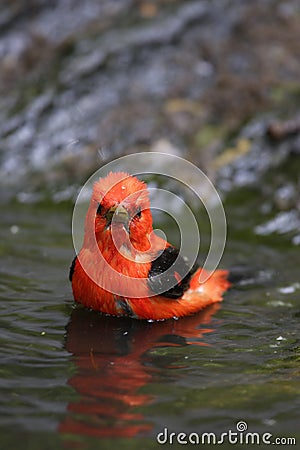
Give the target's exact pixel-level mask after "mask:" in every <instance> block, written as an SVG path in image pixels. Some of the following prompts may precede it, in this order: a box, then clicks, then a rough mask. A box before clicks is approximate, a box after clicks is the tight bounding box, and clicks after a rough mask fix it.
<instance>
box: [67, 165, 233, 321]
mask: <svg viewBox="0 0 300 450" xmlns="http://www.w3.org/2000/svg"><path fill="white" fill-rule="evenodd" d="M99 205H101V210H100V213H99ZM119 205H122V208H124V211H126V212H128V216H129V217H130V222H129V225H128V229H127V230H126V229H125V227H124V224H123V222H122V223H115V224H114V223H113V224H110V226H108V217H109V218H110V216H109V214H110V211H111V210H115V208H117V207H118V206H119ZM97 211H98V213H97ZM113 226H114V227H115V228H114V239H113V236H112V232H111V228H112V227H113ZM152 231H153V228H152V216H151V211H150V201H149V195H148V190H147V185H146V184H145V183H143V182H142V181H140V180H139V179H138V178H136V177H133V176H131V175H128V174H126V173H123V172H111V173H109V174H108V175H107V176H106V177H105V178H100V179H99V181H98V182H96V183H95V184H94V188H93V194H92V198H91V201H90V206H89V209H88V212H87V216H86V221H85V235H84V242H83V246H82V249H81V250H80V253H79V255H78V257H77V258H76V260H75V263H74V265H73V267H72V277H71V278H72V289H73V295H74V299H75V301H76V302H78V303H81V304H83V305H84V306H86V307H89V308H92V309H94V310H97V311H102V312H103V313H106V314H112V315H116V316H131V317H134V318H138V319H152V320H162V319H168V318H172V317H182V316H187V315H190V314H193V313H196V312H197V311H199V310H201V309H203V308H205V307H206V306H208V305H210V304H213V303H215V302H220V301H221V300H222V294H223V292H224V291H226V289H228V287H229V286H230V283H229V281H228V280H227V274H228V272H227V271H221V270H216V271H215V272H214V273H212V274H211V276H210V277H209V278H208V279H207V281H205V282H204V283H201V284H200V283H199V275H200V273H201V271H202V270H203V269H201V268H200V269H198V270H197V271H196V272H195V273H194V274H193V276H192V278H191V280H190V284H189V287H188V289H186V290H185V292H183V294H182V296H181V297H180V298H168V297H166V296H164V295H163V294H160V295H153V292H151V290H150V287H149V284H148V283H147V280H148V276H149V273H150V269H151V260H150V258H149V256H150V255H152V256H153V255H155V254H158V252H159V251H162V250H163V249H164V248H165V247H169V246H170V244H169V243H167V242H166V241H164V240H163V239H162V238H160V237H159V236H157V235H155V234H154V233H152ZM126 239H127V240H128V242H130V244H131V246H130V247H128V246H127V244H126V245H124V243H126ZM129 248H130V250H128V249H129ZM99 251H100V253H101V254H102V256H103V258H102V259H101V258H99ZM152 259H153V258H152ZM107 263H108V264H109V266H110V267H111V268H112V269H114V270H115V275H113V276H112V275H111V273H108V271H107V265H106V264H107ZM87 269H88V270H87ZM124 275H125V276H126V277H124ZM174 276H175V277H176V279H178V274H174ZM132 277H133V278H137V279H138V281H139V283H138V285H136V284H135V283H133V282H132V281H131V278H132ZM119 288H120V289H121V291H123V290H124V288H125V290H126V292H127V294H126V296H122V295H120V296H119V295H117V294H116V292H118V289H119ZM113 292H114V293H113Z"/></svg>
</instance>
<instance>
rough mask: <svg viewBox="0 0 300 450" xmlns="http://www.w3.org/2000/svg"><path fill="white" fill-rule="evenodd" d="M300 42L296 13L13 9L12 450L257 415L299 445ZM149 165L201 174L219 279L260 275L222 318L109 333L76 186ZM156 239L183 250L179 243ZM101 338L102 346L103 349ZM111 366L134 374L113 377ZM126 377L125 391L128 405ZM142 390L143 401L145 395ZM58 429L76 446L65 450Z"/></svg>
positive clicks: (6, 203)
mask: <svg viewBox="0 0 300 450" xmlns="http://www.w3.org/2000/svg"><path fill="white" fill-rule="evenodd" d="M299 32H300V5H299V1H298V0H252V1H251V2H250V1H246V0H239V1H236V0H218V1H217V0H207V1H204V0H197V1H196V0H194V1H189V0H187V1H177V0H100V1H99V0H60V1H59V0H27V1H26V2H25V1H21V0H1V1H0V204H1V215H0V224H1V228H0V236H1V244H0V252H1V271H0V289H1V291H0V294H1V300H2V301H1V321H2V332H1V360H2V361H3V364H4V366H3V370H2V372H1V385H2V389H3V392H2V394H1V399H2V410H3V413H4V416H3V418H2V419H0V425H1V427H2V430H3V431H1V441H2V442H3V443H4V444H5V446H6V447H7V448H14V447H16V445H18V448H30V449H34V448H35V447H37V448H45V436H47V439H48V441H47V442H48V443H49V445H48V447H47V448H54V447H55V448H59V447H60V446H61V445H68V446H69V445H71V444H70V442H73V444H74V441H76V442H77V444H78V443H79V444H80V445H81V446H84V445H85V444H84V442H85V443H86V442H87V441H86V440H85V439H86V436H89V437H90V439H91V440H89V441H88V444H86V445H88V446H89V448H94V445H96V444H95V442H94V441H93V438H92V437H91V436H95V435H97V432H96V431H95V430H96V429H97V430H98V436H100V435H101V436H102V437H106V440H105V445H107V448H111V447H112V446H113V445H115V438H116V437H117V436H119V437H120V436H136V435H138V436H141V437H140V438H136V439H135V441H134V442H131V443H130V444H128V443H127V440H125V441H124V440H122V444H123V445H125V447H126V445H129V446H130V448H135V447H134V446H133V445H136V446H137V447H138V446H139V448H140V445H141V443H143V445H145V446H147V448H152V445H153V446H154V443H155V442H154V436H155V433H157V432H159V431H161V428H162V425H161V424H162V423H163V424H166V425H167V424H168V425H169V426H170V427H172V426H173V431H174V430H175V431H176V429H179V428H180V427H181V428H180V429H179V431H186V430H190V431H198V432H200V431H201V430H202V431H210V430H218V431H219V430H221V431H226V429H228V427H231V428H233V425H232V424H233V423H235V419H244V420H246V421H248V422H249V423H250V424H251V426H252V431H262V432H274V430H276V433H277V435H280V434H284V435H292V433H293V432H295V429H296V423H298V421H299V333H296V330H297V327H298V329H299V317H300V308H299V292H300V280H299V269H298V268H299V265H300V253H299V245H300V196H299V191H300V158H299V156H300V39H299ZM140 151H146V152H147V151H162V152H167V153H171V154H175V155H179V156H182V157H184V158H186V159H188V160H190V161H192V162H193V163H195V164H196V165H197V166H198V167H200V168H201V169H202V170H204V171H205V173H206V174H208V176H209V177H210V179H211V180H212V181H213V182H214V184H215V185H216V187H217V189H218V191H219V193H220V195H221V197H222V199H223V201H224V206H225V211H226V214H227V221H228V242H227V248H226V251H225V254H224V257H223V260H222V266H223V267H227V268H229V267H234V266H239V267H241V266H245V267H246V268H247V274H248V275H247V277H245V279H244V281H243V282H239V284H238V285H237V286H236V287H235V288H234V289H233V290H232V291H231V292H230V293H228V295H227V297H226V301H225V302H224V304H222V306H221V308H220V309H219V311H214V314H210V315H209V314H208V315H205V317H203V316H199V318H198V322H197V319H196V320H195V318H193V319H192V320H191V321H190V322H186V324H185V325H184V326H183V325H182V326H181V327H179V328H178V326H177V328H176V327H175V326H173V325H167V326H166V325H163V326H162V327H161V329H160V330H159V328H158V325H157V326H155V328H154V326H153V328H151V326H150V325H147V327H145V328H143V327H141V326H136V325H134V326H133V325H132V324H128V323H127V322H124V323H123V322H121V321H117V322H115V321H109V322H105V318H99V317H98V316H97V317H95V316H94V315H93V314H92V313H90V315H89V314H88V313H87V312H85V314H84V316H83V315H81V314H80V312H79V314H78V311H76V310H73V309H72V294H71V290H70V286H69V284H68V280H67V275H68V268H69V264H70V261H71V259H72V258H73V250H72V240H71V215H72V207H73V204H74V201H75V199H76V195H77V192H78V189H79V188H80V186H81V185H82V184H83V183H84V182H85V181H86V179H87V178H88V176H90V175H91V174H92V173H93V172H94V171H95V170H96V169H98V168H99V167H100V166H102V165H103V164H105V163H106V162H108V161H110V160H111V159H113V158H115V157H118V156H122V155H125V154H130V153H134V152H140ZM158 225H159V226H160V227H161V228H163V229H164V227H165V229H164V231H165V232H166V230H167V232H166V234H167V236H168V237H169V236H170V237H169V240H170V241H172V235H175V234H176V231H175V230H172V227H171V229H169V224H168V223H163V222H162V223H160V224H158ZM207 233H208V231H207ZM70 317H71V319H70ZM68 322H69V325H68V329H67V330H68V331H67V334H66V336H64V333H65V326H66V325H67V323H68ZM95 322H96V325H95ZM207 323H209V324H210V325H209V330H208V331H209V332H208V331H207ZM93 324H94V325H93ZM82 327H83V329H84V330H85V333H81V329H82ZM93 327H94V328H93ZM202 327H204V328H203V330H202ZM91 329H97V330H99V336H102V334H101V333H104V337H102V338H101V339H102V340H100V341H101V342H102V347H101V345H100V344H101V342H100V344H99V340H98V338H97V336H98V334H97V336H95V335H94V334H93V335H92V336H90V335H89V330H91ZM195 330H198V331H195ZM201 330H202V331H201ZM129 331H130V332H129ZM112 336H113V339H112ZM122 336H123V337H122ZM137 336H138V337H139V339H140V342H141V345H140V346H138V345H137V344H136V338H137ZM170 336H173V338H172V339H171V340H170ZM174 336H175V337H174ZM203 336H205V338H203ZM208 336H209V337H208ZM79 337H80V338H81V339H83V343H82V342H81V343H82V346H81V347H80V351H79V353H78V352H77V350H76V349H77V345H74V342H75V343H77V340H78V338H79ZM203 339H204V341H205V342H204V341H203ZM157 342H160V344H159V346H158V344H157ZM108 343H110V344H108ZM112 343H113V344H114V345H112ZM162 343H164V345H163V344H162ZM110 345H111V347H110ZM188 345H189V347H187V346H188ZM92 348H97V357H96V359H93V358H91V357H90V355H91V354H92V353H91V352H92ZM76 352H77V353H76ZM120 355H121V357H122V358H123V359H121V360H120V359H118V358H120ZM145 355H147V357H146V359H145ZM97 361H98V362H97ZM109 362H113V365H114V364H115V366H116V367H118V368H120V367H123V366H124V365H125V366H126V367H127V372H126V371H125V373H124V371H123V372H121V376H120V375H119V376H118V374H119V372H120V371H119V369H118V370H116V371H115V372H114V373H113V375H112V374H111V372H110V371H111V370H112V369H109V370H108V369H107V364H109ZM104 367H106V369H105V370H104ZM97 370H98V372H97ZM95 371H96V373H95ZM74 374H78V377H79V379H76V377H75V378H74ZM89 374H90V376H91V377H92V379H93V383H91V387H90V391H89V392H83V391H84V387H85V385H86V383H85V379H86V377H88V375H89ZM133 374H135V378H132V377H133ZM136 374H139V375H138V376H137V375H136ZM80 377H81V378H80ZM103 377H104V378H105V381H103ZM110 379H112V380H114V383H112V384H109V380H110ZM124 379H128V388H126V386H125V388H124V389H125V392H123V391H122V392H121V393H120V395H118V396H117V397H116V393H115V389H116V385H120V386H122V383H123V382H124ZM132 380H133V381H132ZM134 380H135V381H134ZM100 385H101V386H105V389H104V388H103V389H102V390H103V392H102V391H101V390H100V394H99V386H100ZM135 387H136V389H134V388H135ZM126 389H127V391H126ZM105 391H107V392H109V393H110V394H111V395H110V396H109V395H108V394H107V392H105ZM133 391H134V393H133ZM136 392H142V394H143V393H144V394H145V395H144V396H143V395H141V396H139V395H138V399H137V400H136V397H135V395H136ZM216 392H217V396H216V395H215V393H216ZM132 396H133V397H132ZM125 397H126V398H125ZM111 402H113V403H114V405H115V406H114V408H112V409H111V410H110V411H108V410H107V408H104V409H103V404H104V405H106V406H107V405H109V404H110V403H111ZM203 402H205V407H203ZM91 403H93V405H94V406H93V407H91ZM76 405H77V406H76ZM78 405H79V406H78ZM95 405H96V406H95ZM97 405H98V409H97ZM100 405H101V407H100ZM149 405H150V406H149ZM179 416H180V418H179ZM83 424H84V425H85V426H83ZM137 424H138V425H137ZM226 427H227V428H226ZM16 429H17V430H18V433H15V432H13V430H16ZM58 430H60V434H61V435H67V436H69V438H70V436H71V437H72V438H70V439H69V438H68V439H67V444H66V443H65V441H62V440H61V437H60V436H59V433H58ZM99 430H100V432H99ZM109 430H110V431H109ZM74 436H76V438H75V437H74ZM111 438H113V439H114V440H111ZM21 439H22V440H21ZM122 439H123V438H122ZM149 439H150V440H149ZM62 442H64V444H63V443H62ZM103 442H104V441H103ZM113 442H114V444H113ZM120 442H121V441H120ZM73 444H72V445H73ZM74 445H75V444H74ZM103 445H104V444H103ZM97 448H98V447H97ZM145 448H146V447H145Z"/></svg>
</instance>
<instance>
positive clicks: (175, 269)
mask: <svg viewBox="0 0 300 450" xmlns="http://www.w3.org/2000/svg"><path fill="white" fill-rule="evenodd" d="M170 267H172V270H170V271H169V272H168V273H167V274H165V275H164V272H166V271H167V270H168V269H169V268H170ZM196 268H197V267H196V266H194V267H193V268H192V269H191V270H189V265H188V264H187V262H186V261H185V260H184V258H183V257H182V256H179V250H177V248H175V247H166V248H165V249H164V251H163V252H162V253H161V254H160V255H159V256H158V258H156V259H154V260H153V261H152V263H151V269H150V272H149V275H148V284H149V287H150V289H151V290H152V291H153V292H154V293H157V294H158V295H161V296H163V297H167V298H180V297H181V296H182V295H183V294H184V292H185V291H186V290H187V289H188V288H189V286H190V280H191V276H192V274H193V272H194V271H195V270H196ZM157 275H160V276H159V277H158V276H157ZM170 285H174V286H173V287H172V288H169V289H168V288H167V287H169V286H170ZM164 286H165V287H166V288H165V289H164Z"/></svg>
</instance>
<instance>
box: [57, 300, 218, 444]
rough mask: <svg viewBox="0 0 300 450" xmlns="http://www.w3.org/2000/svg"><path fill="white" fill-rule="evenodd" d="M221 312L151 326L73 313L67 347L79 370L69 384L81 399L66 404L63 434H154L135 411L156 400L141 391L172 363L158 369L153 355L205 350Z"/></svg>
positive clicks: (211, 310)
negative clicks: (179, 349) (166, 349)
mask: <svg viewBox="0 0 300 450" xmlns="http://www.w3.org/2000/svg"><path fill="white" fill-rule="evenodd" d="M218 308H219V306H218V305H217V304H215V305H213V306H211V307H209V308H206V309H205V310H204V311H202V312H201V313H198V314H197V315H195V316H191V317H185V318H182V319H180V320H167V321H164V322H153V323H149V322H145V321H138V320H132V319H122V318H115V317H104V316H102V315H99V314H98V313H95V312H92V311H87V310H84V309H81V308H77V309H74V310H73V312H72V315H71V318H70V322H69V324H68V326H67V334H66V343H65V346H66V349H67V350H68V351H69V352H70V353H72V355H73V361H74V364H75V365H76V368H77V371H76V374H75V375H74V376H72V377H71V378H70V380H69V384H70V385H71V386H72V387H73V388H74V389H75V391H76V392H77V394H79V398H78V399H77V400H76V401H74V402H72V403H70V404H69V405H68V414H67V416H66V418H65V420H64V421H63V422H62V423H61V425H60V432H61V433H67V434H68V435H69V437H70V434H71V435H82V436H98V437H117V436H118V437H132V436H135V435H137V434H138V433H143V434H144V433H147V432H148V431H150V430H151V424H150V423H147V422H146V420H145V419H144V418H143V416H142V415H141V414H139V413H138V412H137V411H136V407H137V406H144V405H147V404H149V403H150V402H151V401H152V400H153V398H152V396H151V395H147V394H143V393H142V389H141V388H142V387H144V386H147V385H148V384H149V383H151V382H154V381H156V382H157V380H158V379H159V374H160V373H161V371H162V370H163V367H166V366H167V365H168V364H170V359H169V358H166V359H167V361H166V362H165V364H162V363H160V364H157V362H158V361H157V358H155V357H154V356H153V355H152V356H151V350H153V349H155V348H157V347H162V346H163V347H168V346H178V347H181V346H185V345H188V344H196V345H207V344H205V342H203V341H201V339H199V338H201V337H202V336H203V334H204V333H208V332H211V331H213V330H212V329H210V328H204V327H203V325H204V326H205V325H208V324H209V323H210V321H211V317H212V315H213V314H214V313H215V312H216V311H217V309H218ZM200 326H201V329H200ZM172 367H175V366H174V365H172ZM177 367H178V366H177ZM181 367H182V365H181ZM68 440H69V439H68ZM69 444H70V441H69Z"/></svg>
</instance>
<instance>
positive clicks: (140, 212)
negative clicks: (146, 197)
mask: <svg viewBox="0 0 300 450" xmlns="http://www.w3.org/2000/svg"><path fill="white" fill-rule="evenodd" d="M141 215H142V210H141V208H140V207H139V208H138V209H137V211H136V213H135V215H134V217H136V218H137V219H139V218H140V217H141Z"/></svg>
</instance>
